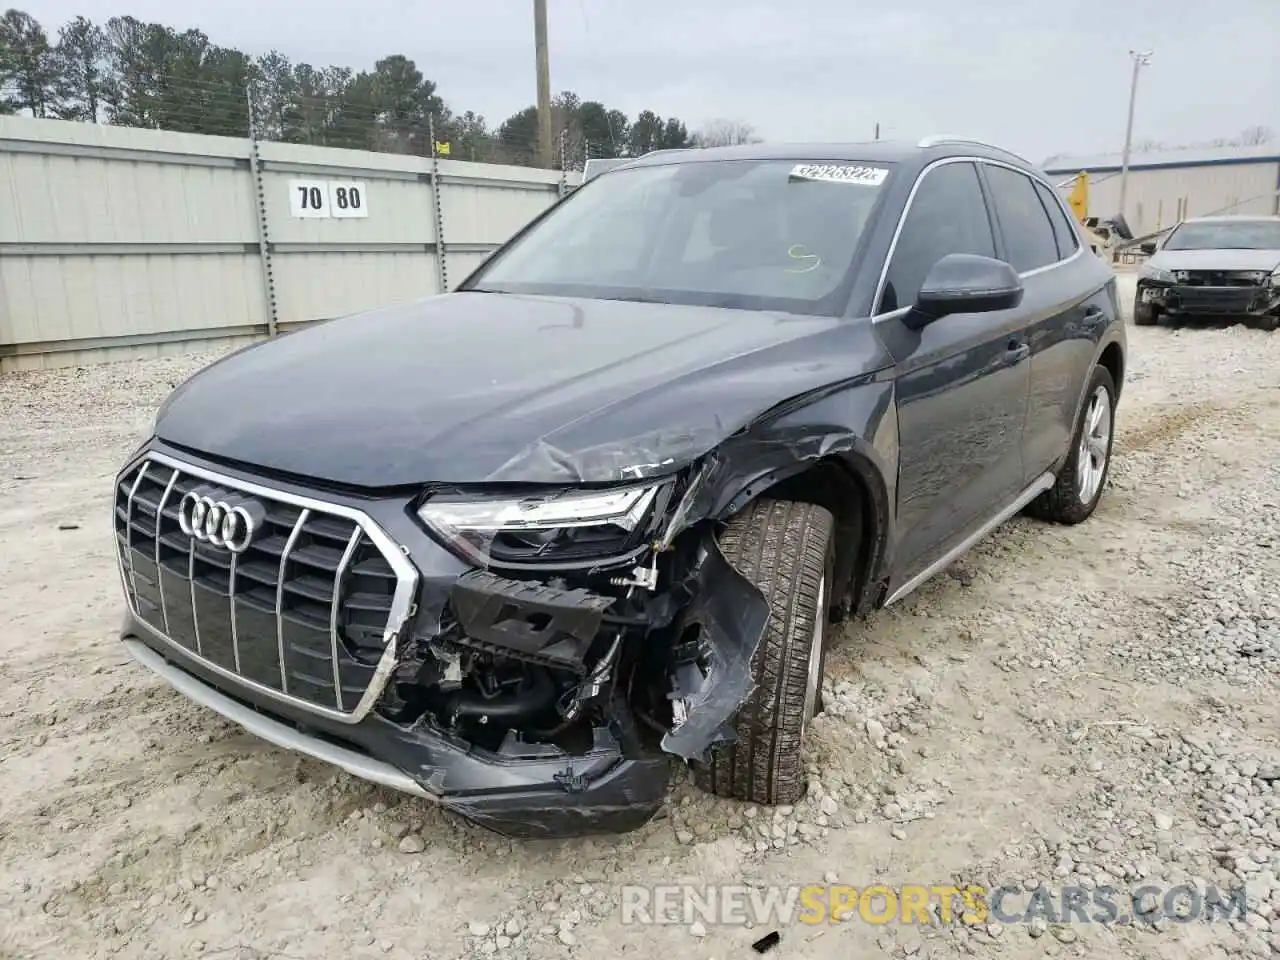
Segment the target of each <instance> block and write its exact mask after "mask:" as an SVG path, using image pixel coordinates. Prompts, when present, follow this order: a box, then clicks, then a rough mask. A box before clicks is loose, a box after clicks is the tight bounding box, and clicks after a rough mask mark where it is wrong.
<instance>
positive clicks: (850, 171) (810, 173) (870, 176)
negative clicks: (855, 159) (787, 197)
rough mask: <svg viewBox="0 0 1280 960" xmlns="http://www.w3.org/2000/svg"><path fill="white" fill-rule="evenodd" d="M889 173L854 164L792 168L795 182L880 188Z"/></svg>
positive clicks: (814, 164) (798, 166) (876, 168)
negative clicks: (804, 181)
mask: <svg viewBox="0 0 1280 960" xmlns="http://www.w3.org/2000/svg"><path fill="white" fill-rule="evenodd" d="M887 176H889V171H888V170H886V169H885V168H884V167H864V166H862V165H860V164H852V163H800V164H797V165H796V166H794V167H792V168H791V179H793V180H820V181H823V182H824V183H853V184H858V185H860V186H867V187H878V186H880V184H882V183H884V181H885V177H887Z"/></svg>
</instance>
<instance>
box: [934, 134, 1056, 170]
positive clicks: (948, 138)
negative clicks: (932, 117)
mask: <svg viewBox="0 0 1280 960" xmlns="http://www.w3.org/2000/svg"><path fill="white" fill-rule="evenodd" d="M944 143H971V144H974V145H976V146H979V147H986V148H987V149H988V150H998V151H999V152H1000V153H1003V154H1005V155H1006V156H1010V157H1017V158H1018V159H1019V160H1021V161H1022V162H1023V163H1026V164H1030V163H1031V161H1030V160H1028V159H1027V158H1026V157H1023V156H1020V155H1018V154H1016V153H1014V152H1013V151H1012V150H1007V149H1005V148H1004V147H1001V146H998V145H997V144H994V143H988V142H987V141H986V140H979V139H978V138H977V137H959V136H953V135H951V134H947V133H935V134H931V135H930V136H927V137H922V138H921V139H920V142H919V143H917V144H916V146H917V147H919V148H920V149H921V150H923V149H925V148H926V147H937V146H941V145H942V144H944Z"/></svg>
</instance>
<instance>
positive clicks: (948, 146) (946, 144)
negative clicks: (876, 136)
mask: <svg viewBox="0 0 1280 960" xmlns="http://www.w3.org/2000/svg"><path fill="white" fill-rule="evenodd" d="M921 143H923V144H925V145H924V146H922V145H921ZM921 143H911V142H907V141H903V140H867V141H865V142H862V143H748V144H741V145H739V146H733V147H708V148H697V147H690V148H687V149H680V150H655V151H653V152H652V153H646V154H645V155H644V156H642V157H637V158H636V159H634V160H631V161H629V162H628V163H625V164H621V165H620V166H618V167H615V168H614V169H615V170H621V169H626V168H630V167H649V166H657V165H661V164H667V163H708V162H713V161H716V160H795V161H797V162H801V161H815V162H835V161H861V162H866V163H893V164H901V165H906V166H921V167H922V166H924V165H925V164H927V163H931V162H932V161H934V160H939V159H942V158H944V157H953V156H966V157H981V158H984V159H988V160H999V161H1001V162H1003V163H1008V164H1012V165H1014V166H1018V167H1022V168H1024V169H1026V170H1032V171H1036V170H1037V168H1036V166H1035V165H1034V164H1032V163H1031V162H1030V161H1028V160H1026V159H1024V158H1023V157H1020V156H1018V155H1017V154H1015V153H1012V152H1010V151H1008V150H1004V149H1002V148H1000V147H997V146H995V145H993V144H988V143H982V142H979V141H976V140H965V139H962V138H955V139H942V138H933V139H931V140H926V141H921ZM1037 172H1038V171H1037Z"/></svg>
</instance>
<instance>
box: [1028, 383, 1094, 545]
mask: <svg viewBox="0 0 1280 960" xmlns="http://www.w3.org/2000/svg"><path fill="white" fill-rule="evenodd" d="M1115 416H1116V386H1115V381H1114V380H1112V379H1111V374H1110V372H1108V370H1107V368H1106V367H1102V366H1098V367H1094V368H1093V374H1092V375H1091V376H1090V378H1089V388H1088V392H1087V393H1086V394H1085V401H1084V406H1083V407H1082V408H1081V410H1080V421H1079V423H1077V424H1076V432H1075V436H1074V437H1073V438H1072V441H1071V452H1070V454H1068V456H1067V461H1066V463H1064V464H1063V466H1062V470H1061V471H1059V473H1058V479H1057V482H1055V483H1054V485H1053V486H1052V487H1051V488H1050V489H1049V490H1047V491H1045V492H1044V493H1042V494H1041V495H1040V496H1039V497H1037V498H1036V499H1035V500H1033V501H1031V505H1030V506H1029V507H1028V508H1027V513H1029V514H1031V515H1032V516H1034V517H1039V518H1040V519H1042V520H1052V521H1054V522H1055V523H1080V522H1081V521H1083V520H1087V519H1089V517H1090V516H1092V515H1093V511H1094V510H1095V509H1096V508H1097V506H1098V501H1099V500H1100V499H1102V490H1103V488H1104V487H1105V486H1106V485H1107V474H1108V472H1110V469H1111V444H1112V440H1113V438H1114V435H1115Z"/></svg>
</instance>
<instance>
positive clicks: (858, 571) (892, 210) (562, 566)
mask: <svg viewBox="0 0 1280 960" xmlns="http://www.w3.org/2000/svg"><path fill="white" fill-rule="evenodd" d="M1117 317H1118V310H1117V303H1116V283H1115V278H1114V275H1113V273H1112V271H1111V269H1110V268H1109V267H1108V266H1107V265H1106V264H1105V263H1104V262H1103V261H1101V260H1100V259H1099V258H1098V257H1096V256H1094V255H1092V254H1091V253H1090V252H1089V250H1088V248H1087V246H1086V245H1085V244H1084V243H1083V241H1082V238H1081V236H1080V234H1079V232H1078V231H1077V229H1076V227H1075V221H1074V219H1073V218H1072V217H1071V216H1070V215H1069V213H1068V212H1067V210H1066V209H1065V207H1064V206H1063V203H1062V201H1061V200H1060V198H1059V197H1058V196H1057V195H1056V194H1055V192H1054V191H1053V189H1052V188H1051V187H1050V186H1049V184H1048V183H1047V182H1046V181H1045V180H1044V178H1043V177H1042V176H1041V175H1040V174H1039V173H1038V172H1037V171H1036V170H1035V169H1034V168H1033V167H1032V166H1031V165H1029V164H1028V163H1026V162H1025V161H1024V160H1022V159H1020V158H1019V157H1017V156H1015V155H1013V154H1011V153H1009V152H1007V151H1005V150H1002V149H999V148H997V147H994V146H990V145H986V144H983V143H980V142H977V141H972V140H961V139H956V138H947V137H934V138H928V139H925V140H923V141H920V142H919V143H907V144H890V143H885V142H877V143H868V144H857V145H849V146H829V145H827V146H804V147H781V146H763V145H755V146H746V147H731V148H723V149H708V150H688V151H676V152H665V151H660V152H657V153H652V154H649V155H647V156H644V157H641V158H639V159H635V160H632V161H629V162H627V163H624V164H621V165H619V166H617V167H615V168H614V169H612V170H609V171H608V172H606V173H604V174H601V175H600V176H598V177H595V178H594V179H592V180H591V181H590V182H589V183H586V184H585V185H583V186H581V187H579V188H578V189H577V190H576V191H575V192H573V193H571V194H570V195H569V196H568V197H566V198H565V199H564V200H562V201H561V202H559V203H557V204H555V205H554V206H552V207H551V208H550V209H549V210H547V211H546V212H545V213H543V214H542V215H541V216H539V217H537V218H536V219H535V220H534V221H533V222H532V223H530V224H529V225H528V226H527V227H525V228H524V229H523V230H521V231H520V232H519V233H518V234H517V235H516V236H514V237H513V238H512V239H511V240H510V241H509V242H507V243H506V244H504V245H503V246H502V247H500V248H499V249H498V250H497V251H496V252H495V253H494V254H493V255H492V256H491V257H490V258H489V259H488V260H487V262H485V263H484V264H483V265H482V266H480V267H479V268H478V269H477V270H476V271H475V272H474V273H473V274H472V275H471V276H469V277H468V278H467V279H466V280H465V281H464V282H462V283H461V285H460V286H459V287H458V289H457V290H456V291H455V292H452V293H448V294H444V295H439V296H434V297H430V298H427V299H424V300H421V301H418V302H414V303H409V304H402V305H397V306H392V307H386V308H382V309H377V310H373V311H370V312H368V313H364V314H361V315H359V316H353V317H349V318H343V319H338V320H332V321H328V322H325V323H321V324H317V325H314V326H311V327H308V328H306V329H304V330H302V331H300V332H297V333H292V334H289V335H287V336H284V337H281V338H279V339H275V340H271V341H268V342H264V343H260V344H256V345H254V346H251V347H249V348H247V349H244V350H242V351H240V352H238V353H235V354H233V355H231V356H228V357H226V358H224V359H222V360H220V361H218V362H216V363H214V364H212V365H210V366H209V367H207V368H206V369H204V370H202V371H200V372H199V373H197V374H196V375H195V376H193V377H191V378H190V379H189V380H187V381H186V382H185V383H183V384H181V385H180V386H179V387H178V388H177V389H176V390H174V391H173V392H172V394H171V395H170V396H169V397H168V398H167V399H166V400H165V401H164V403H163V404H162V406H161V407H160V409H159V411H158V413H157V416H156V420H155V425H154V429H153V430H152V432H151V433H152V435H151V436H150V438H149V439H147V440H146V441H145V442H144V443H143V444H142V446H141V447H140V448H139V449H138V450H137V451H136V452H135V453H134V454H133V455H132V456H130V457H129V459H128V462H127V463H126V464H125V466H124V468H123V470H122V471H121V473H120V474H119V476H118V478H117V481H116V488H115V491H116V492H115V501H114V506H115V533H116V541H117V545H118V553H119V556H118V559H119V566H120V572H121V576H122V581H123V587H124V592H125V595H126V599H127V605H128V612H127V616H126V619H125V623H124V626H123V631H122V636H123V640H124V643H125V644H126V646H127V647H128V649H129V651H130V653H131V654H132V655H133V656H134V657H135V658H136V659H137V660H138V661H140V662H141V663H142V664H144V665H145V666H147V667H148V668H150V669H151V670H152V671H154V672H155V673H156V674H158V675H159V676H160V677H161V678H163V679H164V680H165V681H167V682H168V683H169V684H171V685H172V686H173V687H175V688H177V690H179V691H180V692H181V693H182V694H184V695H185V696H186V697H188V698H190V699H191V700H192V701H194V702H195V703H198V704H201V705H203V706H205V707H208V708H211V709H212V710H214V711H216V712H218V713H220V714H222V715H223V716H225V717H227V718H230V719H231V720H233V721H235V722H237V723H239V724H241V725H242V726H243V727H244V728H246V729H247V730H248V731H250V732H252V733H253V734H255V735H257V736H259V737H261V738H263V739H265V740H267V741H270V742H271V743H274V744H277V745H279V746H281V747H284V748H286V749H289V750H293V751H296V752H298V753H300V754H304V755H307V756H310V757H313V758H317V759H319V760H322V761H325V762H327V763H330V764H335V765H336V766H338V767H340V768H343V769H345V770H347V771H349V772H351V773H352V774H355V775H356V776H359V777H363V778H366V779H368V780H371V781H374V782H377V783H381V784H384V785H388V786H391V787H394V788H397V789H400V790H403V791H406V792H408V793H411V794H415V795H417V796H420V797H423V798H426V799H429V800H431V801H434V802H437V803H439V804H442V805H443V806H445V807H446V808H448V809H451V810H453V811H455V812H457V813H458V814H460V815H462V816H463V817H465V818H467V819H469V820H470V821H472V822H475V823H478V824H482V825H484V826H486V827H489V828H491V829H493V830H496V831H498V832H500V833H503V834H506V835H508V836H518V837H535V836H542V837H550V836H569V835H582V834H588V833H595V832H616V831H623V830H628V829H633V828H635V827H638V826H640V825H641V824H643V823H645V822H646V821H647V820H648V819H649V818H651V817H652V816H653V814H654V813H655V811H656V810H657V809H658V808H659V807H660V805H661V803H662V799H663V797H664V793H665V790H666V786H667V783H668V781H669V773H670V768H671V765H672V764H688V765H689V766H690V767H691V769H692V775H693V777H694V779H695V781H696V782H697V783H698V784H700V785H701V786H702V787H703V788H705V789H707V790H709V791H712V792H714V793H716V794H719V795H721V796H725V797H732V798H737V799H740V800H748V801H753V802H757V803H762V804H789V803H793V802H794V801H796V800H797V799H798V798H800V797H801V796H802V795H803V794H804V792H805V789H806V783H805V777H804V770H805V764H804V759H803V758H804V752H805V745H806V738H807V735H808V734H809V733H810V730H811V722H812V720H813V718H814V716H815V714H817V713H818V712H820V711H821V709H822V700H821V692H822V675H823V664H824V658H825V656H826V653H827V649H828V645H829V642H830V638H831V637H832V635H833V631H832V629H831V626H830V625H831V624H832V623H834V622H838V621H840V620H842V619H846V618H849V617H854V616H859V615H863V614H866V613H868V612H870V611H872V610H874V609H876V608H878V607H881V606H884V605H886V604H891V603H894V602H895V601H897V600H899V599H900V598H901V597H903V596H905V595H907V594H908V593H910V592H911V591H912V590H914V589H915V588H916V587H917V586H919V585H920V584H921V583H923V582H924V581H925V580H927V579H928V578H929V577H931V576H932V575H934V574H935V573H937V572H938V571H940V570H942V569H943V568H944V567H946V566H947V565H948V564H949V563H951V562H952V561H953V560H955V559H956V558H957V557H959V556H960V555H961V554H963V553H964V552H965V551H966V550H968V549H969V548H970V547H971V546H973V545H974V544H975V543H976V542H977V541H978V540H979V539H981V538H982V537H984V536H985V535H986V534H988V533H989V532H991V531H992V530H993V529H995V528H996V527H997V526H998V525H999V524H1001V523H1002V522H1004V521H1005V520H1007V519H1009V518H1010V517H1012V516H1013V515H1014V514H1016V513H1018V512H1020V511H1026V512H1027V513H1030V514H1033V515H1035V516H1037V517H1040V518H1043V519H1046V520H1050V521H1056V522H1061V523H1077V522H1080V521H1082V520H1084V519H1086V518H1087V517H1089V516H1090V515H1091V514H1092V513H1093V511H1094V508H1095V507H1096V505H1097V503H1098V501H1099V498H1100V497H1101V495H1102V491H1103V488H1104V486H1105V484H1106V479H1107V470H1108V464H1109V460H1110V455H1111V439H1112V436H1113V431H1114V423H1115V412H1116V404H1117V401H1118V399H1119V397H1120V392H1121V387H1122V383H1123V377H1124V367H1125V352H1126V345H1125V332H1124V326H1123V324H1122V323H1120V322H1118V321H1117Z"/></svg>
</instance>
